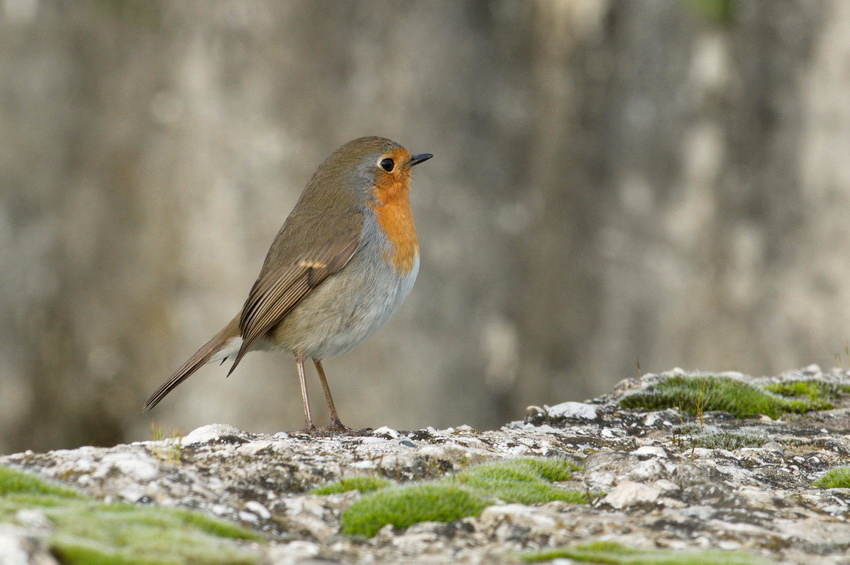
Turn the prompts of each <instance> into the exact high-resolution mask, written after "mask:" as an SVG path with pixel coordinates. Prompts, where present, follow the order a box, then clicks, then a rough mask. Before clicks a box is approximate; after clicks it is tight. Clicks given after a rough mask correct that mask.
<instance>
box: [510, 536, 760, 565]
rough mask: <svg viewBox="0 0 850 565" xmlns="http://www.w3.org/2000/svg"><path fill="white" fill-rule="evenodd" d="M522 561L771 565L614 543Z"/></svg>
mask: <svg viewBox="0 0 850 565" xmlns="http://www.w3.org/2000/svg"><path fill="white" fill-rule="evenodd" d="M520 557H521V558H522V560H523V561H532V562H533V561H550V560H552V559H559V558H566V559H572V560H574V561H580V562H584V563H607V564H610V565H760V564H763V563H768V562H767V561H765V560H764V559H762V558H760V557H757V556H755V555H750V554H747V553H742V552H737V551H720V550H715V551H711V550H708V551H706V550H694V551H679V550H672V549H636V548H631V547H626V546H624V545H622V544H619V543H616V542H611V541H598V542H593V543H588V544H584V545H578V546H573V547H565V548H561V549H554V550H551V551H539V552H534V553H525V554H522V555H521V556H520Z"/></svg>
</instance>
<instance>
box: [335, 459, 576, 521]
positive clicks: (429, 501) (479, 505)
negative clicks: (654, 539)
mask: <svg viewBox="0 0 850 565" xmlns="http://www.w3.org/2000/svg"><path fill="white" fill-rule="evenodd" d="M578 469H579V467H578V466H577V465H575V464H574V463H570V462H569V461H564V460H559V459H515V460H510V461H502V462H498V463H487V464H484V465H478V466H475V467H471V468H469V469H466V470H465V471H463V472H461V473H459V474H457V475H455V476H453V477H448V478H446V479H443V480H441V481H439V482H436V483H429V484H414V485H408V486H401V487H395V488H385V489H381V490H378V491H376V492H373V493H371V494H368V495H367V496H364V497H363V498H361V499H360V500H358V501H357V502H355V503H354V504H352V505H351V506H350V507H349V508H348V509H347V510H345V512H343V514H342V526H343V527H342V532H343V533H344V534H349V535H363V536H374V535H375V534H376V533H377V532H378V530H380V529H381V528H382V527H383V526H385V525H386V524H392V525H394V526H395V527H397V528H406V527H407V526H410V525H412V524H416V523H418V522H425V521H434V522H451V521H453V520H458V519H460V518H463V517H466V516H477V515H478V514H480V513H481V511H482V510H483V509H484V508H486V507H487V506H489V505H491V504H494V503H495V502H496V501H497V500H502V501H505V502H519V503H522V504H538V503H543V502H551V501H553V500H563V501H567V502H573V503H586V502H587V495H586V494H585V493H583V492H577V491H569V490H564V489H559V488H557V487H555V486H554V485H552V483H553V482H557V481H566V480H569V479H570V478H571V476H572V473H573V472H574V471H576V470H578ZM331 486H332V485H331Z"/></svg>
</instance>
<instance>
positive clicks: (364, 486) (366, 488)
mask: <svg viewBox="0 0 850 565" xmlns="http://www.w3.org/2000/svg"><path fill="white" fill-rule="evenodd" d="M391 484H392V482H390V481H388V480H387V479H382V478H380V477H350V478H347V479H340V480H338V481H335V482H332V483H330V484H327V485H325V486H322V487H318V488H314V489H313V490H311V491H310V492H309V493H308V494H316V495H328V494H340V493H343V492H348V491H350V490H357V491H360V492H373V491H376V490H378V489H382V488H386V487H388V486H390V485H391Z"/></svg>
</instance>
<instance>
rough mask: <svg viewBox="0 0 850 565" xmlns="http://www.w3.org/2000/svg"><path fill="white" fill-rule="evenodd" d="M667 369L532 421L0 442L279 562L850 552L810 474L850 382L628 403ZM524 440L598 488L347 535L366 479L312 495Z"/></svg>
mask: <svg viewBox="0 0 850 565" xmlns="http://www.w3.org/2000/svg"><path fill="white" fill-rule="evenodd" d="M733 376H734V377H735V378H746V377H744V376H743V375H733ZM661 378H664V376H659V375H647V376H645V377H643V378H642V379H639V380H629V381H623V382H622V383H620V385H618V387H617V389H616V390H615V391H614V392H613V393H612V394H609V395H606V396H604V397H601V398H598V399H596V400H594V401H591V402H587V403H565V404H560V405H557V406H553V407H548V408H531V409H530V410H529V416H528V418H527V419H526V421H525V422H513V423H511V424H508V425H506V426H504V427H503V428H501V429H500V430H497V431H477V430H474V429H472V428H470V427H468V426H461V427H457V428H449V429H444V430H436V429H431V428H428V429H423V430H418V431H415V432H403V431H396V430H392V429H389V428H381V429H377V430H371V431H361V432H358V433H354V434H351V435H342V436H331V437H308V436H306V435H298V434H290V433H279V434H276V435H272V436H269V435H259V434H250V433H246V432H242V431H239V430H237V429H234V428H232V427H229V426H223V425H210V426H205V427H202V428H199V429H197V430H195V431H193V432H192V433H190V434H188V435H187V436H185V437H183V438H180V439H179V441H178V440H176V439H171V440H165V441H158V442H153V441H147V442H141V443H134V444H130V445H119V446H116V447H113V448H89V447H86V448H80V449H76V450H72V451H53V452H49V453H33V452H26V453H19V454H16V455H10V456H5V457H0V464H2V465H8V466H12V467H15V468H18V469H24V470H28V471H31V472H34V473H37V474H39V475H42V476H45V477H52V478H55V479H59V480H61V481H62V482H64V483H67V484H69V485H72V486H74V487H76V488H78V489H81V490H83V491H85V492H86V493H89V494H91V495H94V496H96V497H98V498H102V499H106V500H122V501H129V502H133V503H136V504H154V505H161V506H184V507H188V508H195V509H200V510H202V511H204V512H207V513H210V514H212V515H216V516H220V517H224V518H227V519H229V520H232V521H235V522H238V523H241V524H242V525H244V526H246V527H248V528H252V529H255V530H256V531H259V532H262V533H263V534H264V535H265V536H266V537H267V538H268V540H269V544H268V547H267V548H266V549H265V552H266V556H267V559H268V561H269V562H272V563H289V562H298V561H299V560H305V559H309V558H316V559H322V560H325V561H323V562H365V561H372V562H380V563H398V562H429V563H456V562H463V563H499V562H505V563H507V562H513V561H514V560H515V552H517V551H519V550H533V549H539V548H551V547H559V546H563V545H568V544H573V543H577V542H587V541H592V540H616V541H618V542H621V543H623V544H625V545H627V546H634V547H661V548H671V549H686V548H690V549H709V548H710V549H729V550H741V551H745V552H749V553H751V554H752V555H753V556H754V557H762V558H767V559H770V560H775V561H778V562H786V563H808V564H816V563H834V564H839V563H847V562H848V557H847V550H848V547H850V525H848V522H847V518H848V512H850V491H848V490H847V489H833V490H823V489H818V488H814V487H813V486H812V482H813V481H814V480H815V479H817V478H818V477H820V476H822V475H823V474H824V472H825V471H827V470H828V469H830V468H833V467H835V466H839V465H843V464H846V463H847V461H848V456H850V402H848V401H847V397H846V396H845V397H844V400H843V403H842V402H841V401H839V405H838V406H837V407H836V408H835V409H833V410H828V411H822V412H815V413H810V414H808V415H804V416H793V417H788V418H785V419H783V420H771V419H768V418H754V419H748V420H738V419H735V418H731V417H730V416H729V415H726V414H722V413H706V414H705V415H704V420H703V422H702V423H701V424H700V423H699V422H697V421H695V420H694V419H693V418H692V417H690V416H688V415H687V414H683V413H680V412H678V411H676V410H665V411H661V412H635V411H628V410H622V409H621V408H619V404H618V402H619V400H620V399H621V398H622V397H623V395H626V394H630V393H633V392H635V391H637V390H641V388H642V387H645V386H647V384H648V383H654V382H657V381H658V380H659V379H661ZM789 378H794V379H818V380H826V381H829V382H833V383H839V384H845V385H848V384H850V374H849V373H848V372H847V371H839V370H833V371H831V372H827V373H824V372H821V371H820V370H819V369H817V368H816V367H811V368H808V369H806V370H803V371H798V372H793V373H788V374H784V375H781V376H779V377H775V378H773V379H762V381H764V380H771V381H781V380H787V379H789ZM695 428H696V431H694V430H695ZM686 429H689V430H690V431H689V432H686V431H685V430H686ZM723 431H726V432H732V433H734V434H738V435H743V436H748V437H758V438H761V441H760V442H759V443H760V447H746V448H738V449H733V450H726V449H708V448H696V447H694V446H693V443H692V439H691V438H692V435H693V434H698V435H705V434H710V433H715V432H723ZM515 457H548V458H551V457H557V458H569V459H570V460H573V461H575V462H578V463H580V464H581V465H583V467H584V470H583V471H582V472H580V473H577V474H576V475H575V476H574V480H573V481H571V482H570V483H569V484H568V485H565V486H567V487H569V488H572V489H580V490H587V491H588V492H590V493H596V494H594V495H592V496H593V500H592V503H591V504H589V505H571V504H566V503H562V502H557V503H549V504H545V505H543V506H538V507H529V506H523V505H518V504H504V505H498V504H497V505H494V506H490V507H489V508H487V509H486V510H484V512H483V513H482V514H481V515H480V516H478V517H470V518H464V519H462V520H459V521H457V522H453V523H449V524H442V523H421V524H418V525H415V526H412V527H410V528H408V529H407V530H404V531H398V530H394V529H393V528H392V527H389V526H388V527H385V528H384V529H383V530H382V531H381V532H379V534H378V535H377V536H376V537H374V538H372V539H370V540H368V541H363V540H355V539H349V538H346V537H344V536H341V535H340V534H339V530H340V513H341V511H342V510H343V509H344V508H346V507H347V506H348V505H349V504H351V503H352V502H353V501H354V500H356V499H357V498H358V497H359V496H360V495H359V494H357V493H356V492H350V493H346V494H341V495H330V496H313V495H308V494H305V493H306V491H307V490H308V489H310V488H312V487H314V486H318V485H321V484H324V483H326V482H329V481H333V480H335V479H338V478H340V477H350V476H360V475H369V476H383V477H387V478H390V479H394V480H397V481H401V482H408V481H417V480H422V479H430V478H436V477H441V476H444V475H446V474H450V473H452V472H453V471H455V470H458V469H460V468H463V467H465V466H468V465H471V464H474V463H477V462H483V461H492V460H497V459H505V458H515ZM2 528H6V529H2ZM39 531H41V532H42V533H41V534H39ZM4 532H5V533H4ZM15 532H16V533H15ZM0 535H7V536H12V537H13V538H14V536H18V537H17V538H14V539H18V540H19V541H20V543H21V544H24V545H26V544H27V543H31V541H32V540H31V538H32V537H37V536H38V535H44V530H43V529H42V530H36V529H34V528H32V527H31V528H30V529H29V530H27V527H26V525H24V526H18V529H16V530H14V532H12V533H10V531H9V530H8V528H7V527H6V526H4V525H2V524H0ZM27 535H29V536H30V538H27ZM28 539H29V540H30V541H27V540H28Z"/></svg>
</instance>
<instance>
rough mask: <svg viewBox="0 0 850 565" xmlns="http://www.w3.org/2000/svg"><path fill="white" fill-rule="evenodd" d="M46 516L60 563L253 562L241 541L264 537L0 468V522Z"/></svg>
mask: <svg viewBox="0 0 850 565" xmlns="http://www.w3.org/2000/svg"><path fill="white" fill-rule="evenodd" d="M23 509H32V510H37V511H39V512H41V513H42V514H44V516H45V517H46V518H47V519H48V520H50V522H51V523H52V525H53V527H54V533H53V534H52V535H51V536H50V537H49V538H48V545H49V547H50V551H51V553H53V554H54V555H55V556H56V557H57V558H58V559H59V561H60V562H61V563H63V564H77V563H79V564H86V565H88V564H92V563H94V564H97V563H110V564H111V563H133V564H136V563H151V564H153V563H186V562H190V563H191V562H194V563H228V564H231V563H246V564H247V563H256V562H257V561H258V560H259V557H260V555H259V552H258V551H256V550H252V549H250V548H247V547H245V546H244V544H240V543H239V541H237V540H240V541H262V538H261V537H260V536H258V535H256V534H253V533H251V532H249V531H248V530H245V529H243V528H240V527H238V526H236V525H234V524H229V523H227V522H224V521H221V520H216V519H214V518H210V517H209V516H206V515H204V514H200V513H198V512H193V511H190V510H182V509H163V508H153V507H143V506H135V505H132V504H107V503H103V502H99V501H97V500H95V499H92V498H89V497H86V496H83V495H81V494H79V493H77V492H74V491H72V490H69V489H64V488H61V487H57V486H54V485H51V484H50V483H47V482H45V481H42V480H41V479H38V478H36V477H34V476H32V475H28V474H26V473H21V472H19V471H15V470H12V469H9V468H5V467H0V521H13V520H14V517H15V515H16V514H17V512H18V511H19V510H23Z"/></svg>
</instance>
